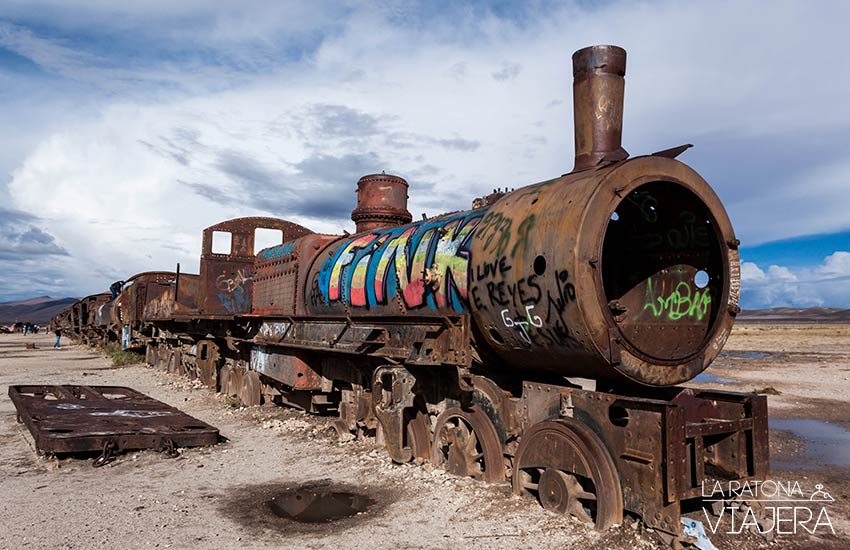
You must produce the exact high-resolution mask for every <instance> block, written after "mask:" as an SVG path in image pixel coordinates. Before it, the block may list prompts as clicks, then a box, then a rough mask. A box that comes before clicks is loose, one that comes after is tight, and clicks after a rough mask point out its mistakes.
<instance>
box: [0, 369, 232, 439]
mask: <svg viewBox="0 0 850 550" xmlns="http://www.w3.org/2000/svg"><path fill="white" fill-rule="evenodd" d="M9 397H10V398H11V399H12V402H13V403H14V404H15V408H16V409H17V411H18V422H23V423H24V424H26V426H27V428H28V429H29V431H30V433H31V434H32V436H33V438H34V439H35V446H36V449H37V450H38V451H40V452H45V453H76V452H86V451H103V450H104V449H105V448H107V447H108V448H109V449H111V451H112V452H115V451H119V450H121V451H126V450H131V449H169V450H170V449H173V448H174V447H199V446H203V445H214V444H215V443H217V442H218V440H219V435H218V429H217V428H214V427H213V426H210V425H209V424H206V423H205V422H201V421H200V420H198V419H197V418H193V417H191V416H189V415H188V414H186V413H183V412H181V411H179V410H177V409H175V408H174V407H171V406H169V405H166V404H165V403H163V402H161V401H157V400H156V399H153V398H152V397H148V396H147V395H145V394H143V393H139V392H137V391H136V390H133V389H131V388H125V387H120V386H48V385H45V386H10V387H9Z"/></svg>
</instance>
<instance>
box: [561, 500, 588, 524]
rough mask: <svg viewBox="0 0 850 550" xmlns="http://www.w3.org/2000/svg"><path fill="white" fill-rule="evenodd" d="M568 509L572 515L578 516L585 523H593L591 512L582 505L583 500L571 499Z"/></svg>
mask: <svg viewBox="0 0 850 550" xmlns="http://www.w3.org/2000/svg"><path fill="white" fill-rule="evenodd" d="M567 511H568V512H569V513H570V514H571V515H573V516H575V517H576V518H578V519H579V520H580V521H583V522H585V523H593V518H592V517H590V514H588V513H587V512H586V511H585V509H584V506H582V505H581V502H579V501H578V500H576V499H570V504H569V506H568V508H567Z"/></svg>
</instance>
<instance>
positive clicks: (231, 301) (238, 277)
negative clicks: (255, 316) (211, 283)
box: [215, 268, 254, 313]
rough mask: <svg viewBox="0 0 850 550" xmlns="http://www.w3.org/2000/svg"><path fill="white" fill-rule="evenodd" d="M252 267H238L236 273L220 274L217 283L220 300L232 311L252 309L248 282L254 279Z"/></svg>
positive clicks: (241, 311) (238, 311)
mask: <svg viewBox="0 0 850 550" xmlns="http://www.w3.org/2000/svg"><path fill="white" fill-rule="evenodd" d="M253 280H254V278H253V276H252V275H251V271H250V269H247V268H242V269H237V270H236V272H235V273H231V274H230V275H227V274H226V273H222V274H221V275H219V276H218V277H217V278H216V280H215V284H216V287H217V288H218V301H219V302H221V305H223V306H224V308H225V309H226V310H227V311H229V312H230V313H244V312H249V311H251V294H250V292H249V291H248V289H247V284H248V283H249V282H251V281H253Z"/></svg>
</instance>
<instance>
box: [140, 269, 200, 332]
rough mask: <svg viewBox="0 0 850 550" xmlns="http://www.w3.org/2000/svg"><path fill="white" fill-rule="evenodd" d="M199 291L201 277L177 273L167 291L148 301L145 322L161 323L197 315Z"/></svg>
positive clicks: (145, 309) (144, 316) (145, 307)
mask: <svg viewBox="0 0 850 550" xmlns="http://www.w3.org/2000/svg"><path fill="white" fill-rule="evenodd" d="M199 289H200V276H199V275H192V274H190V273H176V274H175V276H174V280H173V281H172V282H170V283H169V284H168V288H167V289H164V291H163V292H161V293H159V296H153V297H150V298H149V299H148V300H147V303H145V306H144V313H143V315H142V318H143V319H144V320H145V321H154V320H157V321H159V320H172V319H175V318H181V317H188V316H193V315H195V314H197V312H198V292H199Z"/></svg>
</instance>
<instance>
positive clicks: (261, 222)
mask: <svg viewBox="0 0 850 550" xmlns="http://www.w3.org/2000/svg"><path fill="white" fill-rule="evenodd" d="M625 66H626V53H625V51H624V50H622V49H621V48H618V47H615V46H593V47H589V48H585V49H582V50H579V51H578V52H576V53H575V54H574V55H573V75H574V84H573V95H574V116H575V165H574V167H573V170H572V171H571V172H569V173H567V174H565V175H563V176H560V177H558V178H555V179H551V180H548V181H544V182H541V183H537V184H534V185H529V186H525V187H520V188H518V189H517V190H515V191H511V192H504V193H503V192H494V193H493V194H491V195H488V196H487V197H482V198H480V199H477V200H476V201H475V202H474V203H473V208H472V209H470V210H466V211H461V212H455V213H451V214H445V215H442V216H436V217H433V218H427V219H422V220H420V221H416V222H413V220H412V216H411V214H410V212H409V211H408V210H407V195H408V190H409V188H408V184H407V182H406V181H405V180H404V179H402V178H400V177H398V176H394V175H388V174H375V175H371V176H365V177H363V178H361V180H360V181H359V182H358V190H357V206H356V208H355V210H354V211H353V213H352V219H353V221H354V222H355V223H356V231H355V233H354V234H351V235H348V234H346V235H342V236H339V235H323V234H317V233H314V232H312V231H310V230H309V229H306V228H304V227H301V226H299V225H297V224H294V223H291V222H287V221H285V220H276V219H271V218H241V219H236V220H230V221H227V222H222V223H221V224H217V225H216V226H212V227H210V228H207V229H206V230H205V231H204V236H203V245H202V246H203V252H202V255H201V269H200V275H199V276H194V275H193V276H191V278H190V279H187V280H186V281H185V283H181V278H180V276H179V275H177V276H175V277H173V278H171V279H169V281H167V282H164V283H163V284H166V286H167V285H171V286H170V287H169V288H170V290H168V288H166V289H164V290H162V291H160V292H157V297H156V299H155V300H149V302H150V303H149V304H148V305H147V306H146V307H145V308H144V311H145V313H146V315H145V316H143V321H144V323H143V326H142V327H139V328H138V329H136V330H135V331H134V334H137V335H141V336H143V340H141V341H144V342H145V344H146V346H147V352H148V359H149V362H151V363H153V364H154V365H155V366H159V367H162V368H166V367H167V368H168V369H169V370H171V371H173V372H177V373H184V374H187V375H189V376H193V377H198V378H200V379H201V380H202V381H203V382H204V383H205V384H207V385H209V386H211V387H214V388H216V389H219V390H220V391H222V392H224V393H226V394H229V395H231V396H233V397H235V398H238V399H240V400H241V401H242V402H243V403H244V404H246V405H258V404H260V403H261V402H275V403H281V404H287V405H291V406H296V407H300V408H303V409H305V410H308V411H311V412H317V413H323V414H331V415H335V416H336V420H335V427H336V428H337V430H338V431H339V432H340V433H348V432H353V433H356V434H358V435H374V436H375V437H376V438H377V440H378V442H379V443H380V444H381V445H383V446H384V447H385V448H386V450H387V452H388V453H389V455H390V456H391V457H392V459H393V460H394V461H396V462H407V461H410V460H413V459H414V458H419V459H423V460H431V461H432V462H434V463H435V464H437V465H439V466H441V467H443V468H445V469H446V470H448V471H449V472H451V473H454V474H457V475H465V476H472V477H474V478H477V479H481V480H484V481H489V482H502V481H504V480H506V479H507V480H510V482H511V483H512V486H513V489H514V491H515V493H517V494H530V495H532V496H534V497H536V498H537V499H538V500H539V501H540V502H541V503H542V505H543V506H544V507H546V508H547V509H550V510H554V511H557V512H561V513H569V514H572V515H574V516H576V517H578V518H580V519H582V520H584V521H588V522H591V523H594V524H595V525H596V527H597V528H600V529H602V528H606V527H608V526H611V525H613V524H617V523H620V522H621V521H622V518H623V512H624V510H627V511H630V512H633V513H635V514H638V515H639V516H641V517H642V518H643V520H644V521H645V522H646V524H647V525H649V526H650V527H653V528H656V529H658V530H659V532H662V533H667V534H668V535H669V536H670V537H671V538H675V537H677V536H679V535H680V534H681V524H680V522H679V517H680V515H681V504H682V502H683V501H687V500H690V499H697V498H699V497H700V490H701V486H702V484H703V483H704V482H706V481H708V482H713V481H715V480H741V481H743V480H748V479H763V478H765V477H766V475H767V473H768V471H767V470H768V454H767V406H766V399H765V397H764V396H758V395H753V394H740V393H731V392H720V391H701V390H697V389H694V388H688V387H682V386H678V384H681V383H683V382H687V381H688V380H690V379H692V378H693V377H694V376H696V375H697V374H699V373H700V372H701V371H702V370H704V369H705V368H706V367H707V366H708V365H709V364H710V363H711V361H712V360H713V359H714V358H715V357H716V356H717V354H718V353H719V352H720V350H721V349H722V347H723V345H724V343H725V341H726V339H727V338H728V336H729V333H730V330H731V327H732V324H733V321H734V318H735V315H736V314H737V313H738V311H739V307H738V293H739V282H740V269H739V260H738V244H739V243H738V240H737V239H736V237H735V234H734V232H733V230H732V226H731V224H730V221H729V219H728V217H727V215H726V212H725V210H724V208H723V206H722V204H721V203H720V201H719V199H718V197H717V196H716V195H715V194H714V192H713V191H712V189H711V188H710V186H709V185H708V184H707V183H706V182H705V180H703V179H702V178H701V177H700V176H699V174H697V173H696V172H695V171H694V170H693V169H691V168H689V167H688V166H687V165H685V164H683V163H682V162H679V161H678V160H676V157H677V156H678V155H679V154H681V153H682V152H683V151H685V150H686V149H687V148H688V147H690V146H689V145H684V146H680V147H675V148H672V149H669V150H664V151H659V152H657V153H653V154H651V155H647V156H639V157H633V158H630V157H629V155H628V153H626V151H625V150H624V149H623V148H622V146H621V134H622V115H623V93H624V75H625ZM258 228H270V229H274V230H276V231H279V232H280V244H278V245H276V246H273V247H270V248H266V249H263V250H261V251H255V250H254V232H255V230H257V229H258ZM222 232H225V233H230V234H231V245H230V251H229V252H225V253H220V252H219V253H214V252H213V247H212V239H213V237H214V235H215V234H216V233H222ZM255 252H256V254H255ZM181 284H183V285H184V286H183V287H182V290H181V287H180V285H181ZM181 292H182V294H181ZM187 293H189V294H192V293H195V294H193V296H191V297H190V296H188V295H187ZM119 300H120V298H119ZM171 302H174V303H171ZM134 303H135V302H134ZM141 336H140V337H141Z"/></svg>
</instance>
